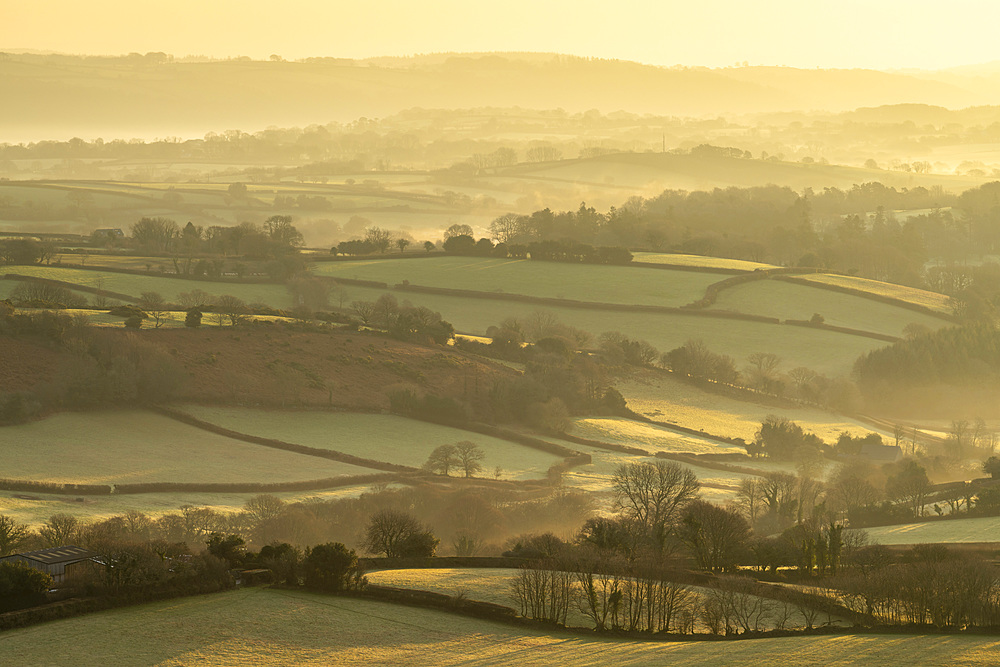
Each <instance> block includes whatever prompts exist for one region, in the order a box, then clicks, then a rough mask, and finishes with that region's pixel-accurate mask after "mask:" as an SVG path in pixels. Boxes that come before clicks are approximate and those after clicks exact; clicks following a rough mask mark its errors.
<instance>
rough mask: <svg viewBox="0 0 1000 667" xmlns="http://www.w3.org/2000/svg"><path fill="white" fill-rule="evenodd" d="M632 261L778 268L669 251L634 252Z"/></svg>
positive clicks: (729, 267)
mask: <svg viewBox="0 0 1000 667" xmlns="http://www.w3.org/2000/svg"><path fill="white" fill-rule="evenodd" d="M632 261H633V262H638V263H640V264H673V265H675V266H698V267H703V268H707V269H737V270H740V271H754V270H756V269H775V268H778V267H776V266H775V265H774V264H763V263H761V262H749V261H747V260H743V259H728V258H726V257H710V256H708V255H685V254H681V253H670V252H634V253H632Z"/></svg>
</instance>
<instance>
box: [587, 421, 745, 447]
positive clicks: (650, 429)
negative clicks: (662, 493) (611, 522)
mask: <svg viewBox="0 0 1000 667" xmlns="http://www.w3.org/2000/svg"><path fill="white" fill-rule="evenodd" d="M571 433H572V434H573V435H576V436H579V437H581V438H587V439H588V440H598V441H600V442H610V443H613V444H619V445H628V446H631V447H638V448H640V449H645V450H647V451H650V452H654V453H655V452H673V453H678V454H681V453H687V454H729V453H736V454H744V453H746V450H745V449H743V448H742V447H736V446H733V445H726V444H723V443H719V442H716V441H714V440H709V439H707V438H699V437H697V436H694V435H688V434H686V433H678V432H677V431H672V430H670V429H667V428H663V427H662V426H656V425H655V424H645V423H643V422H638V421H633V420H631V419H614V418H597V417H590V418H580V419H575V420H573V428H572V430H571Z"/></svg>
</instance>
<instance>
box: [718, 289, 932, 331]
mask: <svg viewBox="0 0 1000 667" xmlns="http://www.w3.org/2000/svg"><path fill="white" fill-rule="evenodd" d="M868 282H870V283H873V284H874V285H880V286H883V285H886V283H878V282H875V281H868ZM901 289H902V288H901ZM914 291H918V290H914ZM713 307H714V308H718V309H722V310H734V311H736V312H740V313H752V314H754V315H767V316H768V317H777V318H779V319H782V320H808V319H809V318H811V317H812V316H813V314H814V313H819V314H820V315H822V316H823V318H824V322H825V323H826V324H832V325H835V326H840V327H849V328H851V329H860V330H862V331H872V332H875V333H881V334H887V335H889V336H902V335H903V329H904V328H905V327H906V325H908V324H911V323H916V324H920V325H923V326H925V327H927V328H928V329H939V328H941V327H943V326H948V325H949V323H948V322H947V321H945V320H942V319H939V318H937V317H933V316H931V315H925V314H923V313H918V312H915V311H912V310H907V309H906V308H900V307H898V306H890V305H888V304H884V303H879V302H877V301H873V300H870V299H865V298H863V297H858V296H853V295H851V294H842V293H840V292H833V291H831V290H824V289H814V288H811V287H807V286H805V285H796V284H794V283H786V282H781V281H777V280H758V281H755V282H752V283H747V284H743V285H736V286H735V287H731V288H729V289H726V290H723V291H722V292H720V293H719V297H718V299H717V300H716V302H715V306H713Z"/></svg>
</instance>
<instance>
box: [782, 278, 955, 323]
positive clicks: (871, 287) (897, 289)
mask: <svg viewBox="0 0 1000 667" xmlns="http://www.w3.org/2000/svg"><path fill="white" fill-rule="evenodd" d="M798 277H799V278H802V279H803V280H809V281H812V282H816V283H825V284H827V285H836V286H838V287H849V288H851V289H856V290H861V291H862V292H871V293H872V294H878V295H879V296H887V297H892V298H894V299H899V300H900V301H906V302H908V303H913V304H917V305H919V306H924V307H927V308H930V309H931V310H935V311H937V312H939V313H945V314H947V315H950V314H951V313H952V308H951V305H950V303H949V301H950V299H949V297H947V296H946V295H944V294H938V293H937V292H928V291H927V290H922V289H917V288H916V287H907V286H905V285H894V284H892V283H883V282H879V281H877V280H869V279H867V278H858V277H856V276H840V275H835V274H830V273H810V274H804V275H801V276H798Z"/></svg>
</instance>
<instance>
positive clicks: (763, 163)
mask: <svg viewBox="0 0 1000 667" xmlns="http://www.w3.org/2000/svg"><path fill="white" fill-rule="evenodd" d="M501 173H502V174H504V175H512V176H513V175H516V176H518V177H521V178H527V179H536V180H542V179H552V180H557V181H574V182H578V183H579V182H582V183H588V184H595V185H605V186H608V185H614V186H618V187H622V186H625V187H631V188H633V189H638V188H647V189H650V190H663V189H665V188H668V187H669V188H674V189H682V190H705V189H712V188H724V187H730V186H735V187H744V188H745V187H762V186H767V185H772V184H777V185H781V186H787V187H790V188H792V189H793V190H796V191H802V190H803V189H804V188H822V187H838V188H846V189H850V188H851V186H853V185H854V184H855V183H866V182H869V181H880V182H881V183H883V184H885V185H887V186H894V187H896V188H900V187H914V186H916V185H918V184H919V185H923V186H924V187H928V188H930V187H932V186H934V185H940V186H942V187H944V188H945V189H946V190H960V189H964V188H971V187H976V186H977V185H979V183H980V181H977V179H975V178H972V177H960V176H951V175H940V174H919V175H918V174H912V173H904V172H891V171H884V170H875V169H862V168H858V167H848V166H841V165H822V164H802V163H798V162H780V161H774V162H772V161H770V160H746V159H741V158H727V157H717V156H694V155H674V154H671V153H618V154H612V155H604V156H601V157H596V158H589V159H578V160H561V161H559V162H546V163H542V164H539V165H532V164H521V165H518V166H517V167H512V168H510V169H507V170H504V171H502V172H501Z"/></svg>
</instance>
